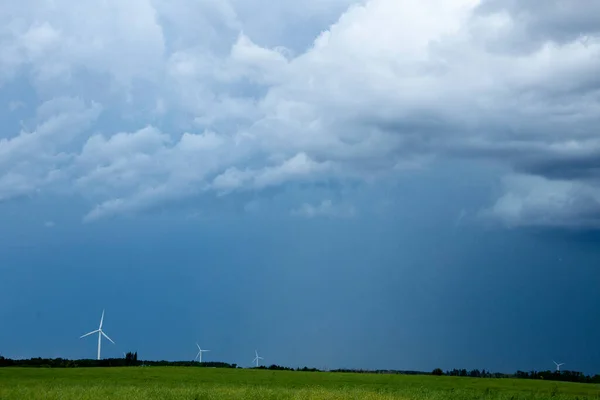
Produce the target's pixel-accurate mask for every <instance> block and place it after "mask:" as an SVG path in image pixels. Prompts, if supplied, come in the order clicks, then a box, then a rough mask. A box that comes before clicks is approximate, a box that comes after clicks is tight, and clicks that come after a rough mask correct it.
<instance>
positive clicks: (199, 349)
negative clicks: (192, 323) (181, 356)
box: [194, 343, 210, 363]
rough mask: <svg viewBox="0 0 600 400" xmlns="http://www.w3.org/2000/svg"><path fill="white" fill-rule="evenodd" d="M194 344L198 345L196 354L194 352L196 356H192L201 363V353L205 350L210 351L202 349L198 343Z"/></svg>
mask: <svg viewBox="0 0 600 400" xmlns="http://www.w3.org/2000/svg"><path fill="white" fill-rule="evenodd" d="M196 346H198V354H196V357H194V360H195V359H196V358H197V359H198V362H199V363H201V362H202V353H203V352H205V351H210V350H202V349H201V348H200V345H199V344H198V343H196Z"/></svg>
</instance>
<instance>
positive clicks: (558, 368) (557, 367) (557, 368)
mask: <svg viewBox="0 0 600 400" xmlns="http://www.w3.org/2000/svg"><path fill="white" fill-rule="evenodd" d="M552 362H553V363H554V364H556V371H557V372H560V366H561V365H565V363H560V364H559V363H557V362H556V361H554V360H552Z"/></svg>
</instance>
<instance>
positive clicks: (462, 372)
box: [0, 352, 600, 384]
mask: <svg viewBox="0 0 600 400" xmlns="http://www.w3.org/2000/svg"><path fill="white" fill-rule="evenodd" d="M144 366H148V367H150V366H155V367H158V366H176V367H205V368H241V367H239V366H238V365H237V364H230V363H225V362H219V361H207V362H202V363H199V362H196V361H165V360H161V361H149V360H144V361H142V360H138V354H137V352H128V353H126V354H125V356H124V357H123V358H106V359H102V360H91V359H83V360H69V359H65V358H40V357H37V358H30V359H19V360H14V359H10V358H5V357H3V356H0V367H32V368H82V367H86V368H88V367H144ZM253 368H254V369H265V370H277V371H306V372H321V371H322V370H320V369H318V368H308V367H302V368H300V367H298V368H290V367H284V366H281V365H276V364H273V365H270V366H259V367H253ZM328 372H338V373H339V372H346V373H370V374H373V373H377V374H403V375H437V376H460V377H470V378H516V379H543V380H549V381H563V382H578V383H595V384H598V383H600V375H598V374H596V375H593V376H592V375H585V374H583V373H582V372H577V371H569V370H564V371H530V372H524V371H517V372H516V373H514V374H503V373H498V372H490V371H486V370H485V369H483V370H478V369H473V370H470V371H467V370H466V369H453V370H448V371H445V372H444V371H442V369H440V368H436V369H434V370H433V371H431V372H423V371H398V370H363V369H333V370H329V371H328Z"/></svg>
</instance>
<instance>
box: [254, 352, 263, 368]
mask: <svg viewBox="0 0 600 400" xmlns="http://www.w3.org/2000/svg"><path fill="white" fill-rule="evenodd" d="M254 354H256V357H254V360H252V362H255V363H256V366H257V367H258V360H264V358H262V357H259V356H258V351H257V350H254Z"/></svg>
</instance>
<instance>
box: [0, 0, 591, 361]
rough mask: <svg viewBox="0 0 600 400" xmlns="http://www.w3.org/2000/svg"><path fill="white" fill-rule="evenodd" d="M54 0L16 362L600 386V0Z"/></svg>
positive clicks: (42, 59)
mask: <svg viewBox="0 0 600 400" xmlns="http://www.w3.org/2000/svg"><path fill="white" fill-rule="evenodd" d="M30 3H32V2H29V1H19V2H10V3H9V5H8V6H7V7H3V10H2V11H0V27H1V28H0V125H1V126H2V128H1V129H0V218H1V219H0V220H1V221H2V224H0V240H1V241H0V243H2V244H1V245H0V277H1V278H2V279H1V280H0V284H1V285H2V290H1V291H0V319H1V320H2V322H3V323H2V327H1V329H0V353H1V354H3V355H5V356H10V357H34V356H48V357H59V356H60V357H69V358H84V357H90V358H91V357H94V355H95V351H96V343H95V340H93V339H92V338H86V339H85V340H79V339H78V336H79V335H81V334H83V333H85V332H88V331H91V330H93V329H95V327H96V326H97V323H98V320H99V318H100V313H101V312H102V309H106V320H105V329H106V332H107V333H108V334H109V336H110V337H111V338H112V339H114V340H115V342H116V345H110V344H108V343H107V344H106V345H104V347H103V356H106V357H109V356H120V355H122V353H123V352H124V351H129V350H133V351H138V352H139V354H140V356H141V358H147V359H170V360H181V359H192V358H193V357H194V355H195V342H199V343H200V344H201V346H202V347H204V348H208V349H211V352H210V353H206V354H205V355H204V359H205V360H220V361H227V362H235V363H238V364H240V365H249V364H250V362H251V361H252V358H253V356H254V355H253V353H254V350H255V349H258V350H259V353H260V354H261V355H262V356H263V357H264V358H265V362H267V363H277V364H283V365H289V366H294V367H295V366H304V365H308V366H315V367H319V368H325V367H327V368H339V367H348V368H394V369H417V370H431V369H433V368H436V367H441V368H443V369H450V368H455V367H456V368H485V369H491V370H494V371H505V372H511V371H515V370H517V369H523V370H530V369H546V368H548V369H549V368H552V365H553V364H552V360H553V359H556V360H557V361H563V362H565V363H566V365H565V368H569V369H574V370H580V371H584V372H588V373H592V372H600V369H599V363H600V350H599V349H598V348H597V347H596V346H595V345H594V344H595V342H596V338H597V337H598V336H599V334H600V323H599V322H598V321H599V320H598V318H597V316H596V314H597V312H596V308H597V305H598V304H600V294H598V290H597V283H598V281H599V278H600V270H598V267H597V266H598V265H599V261H600V252H599V251H598V249H597V243H598V238H599V236H598V232H599V231H600V184H599V182H600V175H598V163H597V160H598V159H599V157H600V141H598V137H597V133H598V128H597V127H598V126H600V125H599V123H600V102H599V97H598V79H597V71H598V69H599V68H600V35H599V34H600V32H599V30H598V27H600V20H599V18H600V17H598V15H600V10H597V11H598V12H593V11H594V10H593V9H594V8H595V9H597V8H598V5H597V4H596V3H595V2H592V1H583V0H582V1H581V3H582V4H578V6H577V7H576V6H575V4H573V5H571V4H570V3H569V4H568V5H567V4H564V3H563V2H560V1H549V2H545V3H544V7H543V8H542V7H540V6H536V3H535V2H519V3H518V4H517V2H513V1H509V0H480V1H477V0H456V1H452V2H447V1H439V0H427V1H423V0H421V1H417V0H410V1H409V0H406V1H397V0H393V1H392V0H371V1H352V0H331V1H316V0H314V1H313V0H309V1H306V2H304V3H305V4H304V6H303V7H302V9H299V7H297V6H295V5H294V3H292V2H288V1H282V2H279V3H278V5H275V6H274V5H273V4H271V3H272V2H266V1H265V2H262V1H259V2H252V3H250V2H248V1H245V0H230V1H223V0H220V1H218V2H217V1H211V0H204V1H192V0H177V1H169V2H166V1H161V0H136V1H130V2H121V1H107V2H103V3H100V2H96V3H86V4H79V5H75V4H73V3H72V2H67V1H56V0H55V1H52V2H50V1H48V2H41V3H39V2H36V7H33V6H32V4H30ZM82 16H84V17H82ZM85 16H90V17H89V18H87V17H85ZM92 16H93V18H92Z"/></svg>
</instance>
